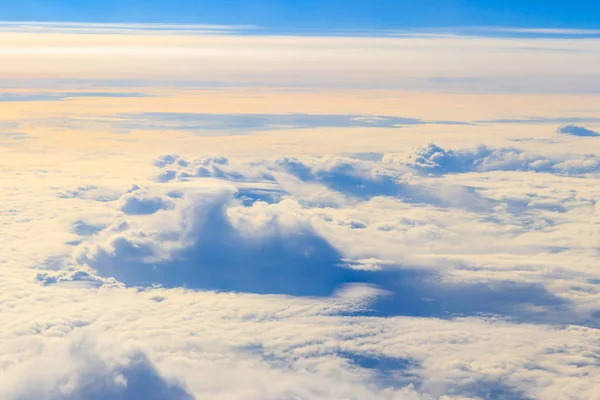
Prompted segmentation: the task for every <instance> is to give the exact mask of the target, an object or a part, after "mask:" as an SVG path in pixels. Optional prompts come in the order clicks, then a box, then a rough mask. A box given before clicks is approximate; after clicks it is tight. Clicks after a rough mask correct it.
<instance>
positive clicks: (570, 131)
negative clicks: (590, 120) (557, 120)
mask: <svg viewBox="0 0 600 400" xmlns="http://www.w3.org/2000/svg"><path fill="white" fill-rule="evenodd" d="M556 132H557V133H562V134H564V135H572V136H588V137H596V136H600V133H598V132H595V131H593V130H591V129H587V128H585V127H583V126H580V125H575V124H567V125H563V126H559V127H558V129H557V130H556Z"/></svg>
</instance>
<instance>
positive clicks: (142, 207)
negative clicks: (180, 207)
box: [119, 189, 174, 215]
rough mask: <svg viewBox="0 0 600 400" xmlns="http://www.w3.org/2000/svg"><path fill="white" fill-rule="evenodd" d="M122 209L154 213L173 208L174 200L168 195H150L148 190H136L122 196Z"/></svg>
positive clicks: (132, 212) (125, 211) (131, 212)
mask: <svg viewBox="0 0 600 400" xmlns="http://www.w3.org/2000/svg"><path fill="white" fill-rule="evenodd" d="M119 203H120V209H121V211H123V212H124V213H125V214H130V215H139V214H154V213H155V212H157V211H160V210H169V209H171V208H173V206H174V205H173V202H172V201H171V200H170V199H169V197H168V196H157V195H150V194H149V193H148V191H147V190H139V189H137V190H134V191H132V192H130V193H127V194H126V195H124V196H122V197H121V199H120V201H119Z"/></svg>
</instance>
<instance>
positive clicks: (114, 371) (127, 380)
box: [0, 335, 194, 400]
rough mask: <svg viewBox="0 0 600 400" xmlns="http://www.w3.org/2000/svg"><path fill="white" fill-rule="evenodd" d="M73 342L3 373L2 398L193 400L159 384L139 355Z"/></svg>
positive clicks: (183, 391) (156, 374) (161, 380)
mask: <svg viewBox="0 0 600 400" xmlns="http://www.w3.org/2000/svg"><path fill="white" fill-rule="evenodd" d="M77 336H79V337H76V338H73V340H72V341H70V342H67V343H65V341H62V342H59V343H58V344H57V346H56V348H54V349H52V348H46V349H44V350H43V352H42V353H41V354H40V355H38V356H37V357H34V358H33V359H30V360H29V361H28V362H27V363H25V364H20V365H17V367H15V368H9V369H8V370H5V371H4V372H3V377H2V378H0V380H1V381H2V382H3V385H2V388H0V394H2V398H5V399H7V400H34V399H40V398H43V399H47V400H78V399H89V400H109V399H123V400H134V399H148V400H164V399H169V400H171V399H172V400H193V399H194V397H193V396H192V395H191V394H189V393H188V392H187V391H186V389H185V388H184V387H182V386H181V385H180V384H179V383H177V382H170V381H169V380H167V379H165V378H163V377H162V376H161V375H160V373H159V372H158V371H157V370H156V368H155V366H154V365H153V364H152V362H151V361H150V360H149V359H148V357H147V356H146V355H145V354H144V353H143V352H142V351H140V350H131V351H130V352H129V353H126V354H118V352H119V351H120V350H122V349H107V348H102V347H101V346H98V345H96V344H94V343H90V340H89V339H86V338H85V337H81V335H77ZM115 353H116V354H115ZM57 360H60V362H57ZM11 378H12V379H11Z"/></svg>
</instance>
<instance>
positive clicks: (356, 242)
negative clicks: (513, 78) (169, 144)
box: [0, 145, 600, 400]
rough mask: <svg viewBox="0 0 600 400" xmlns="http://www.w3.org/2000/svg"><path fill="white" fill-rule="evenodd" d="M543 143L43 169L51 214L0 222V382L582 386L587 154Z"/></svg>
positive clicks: (507, 391)
mask: <svg viewBox="0 0 600 400" xmlns="http://www.w3.org/2000/svg"><path fill="white" fill-rule="evenodd" d="M542 150H543V149H540V153H537V152H536V153H532V152H529V151H526V150H524V149H517V148H503V147H469V148H458V149H452V150H449V149H444V148H442V147H440V146H436V145H430V146H426V147H425V148H422V149H418V150H416V151H414V152H413V153H409V155H403V154H380V153H369V154H358V155H356V154H350V155H346V156H341V155H332V156H326V155H322V156H320V157H309V156H302V155H296V156H295V157H291V156H290V157H280V156H278V157H272V158H260V157H253V158H252V157H250V158H244V159H241V158H238V157H234V156H232V157H225V156H208V157H200V158H198V159H196V160H192V159H189V158H187V157H183V156H180V155H177V154H169V155H166V156H163V157H160V158H158V159H156V160H155V162H154V171H155V172H156V171H158V172H157V176H156V177H155V179H154V181H153V182H143V183H140V186H142V187H139V186H133V187H131V189H129V190H123V189H111V188H109V187H110V185H105V184H104V183H98V186H87V185H79V187H78V185H77V184H74V185H70V184H69V185H67V184H65V186H66V188H67V189H65V188H63V187H57V188H56V189H53V190H56V191H57V192H58V193H60V194H62V196H48V198H47V199H45V200H44V201H45V202H46V203H45V207H46V208H48V209H52V211H53V212H54V214H56V213H59V214H64V216H63V217H62V218H60V219H59V221H58V220H57V219H56V218H55V217H53V215H54V214H52V215H51V216H50V217H45V219H44V217H43V216H41V215H42V214H38V215H37V218H38V219H39V220H40V222H39V223H38V222H36V221H35V218H32V219H33V221H31V223H28V224H29V225H27V224H25V223H21V224H20V225H19V224H17V223H13V224H12V225H9V226H11V235H12V237H16V238H19V240H12V241H9V242H8V243H9V244H4V243H0V245H3V246H4V247H3V249H4V252H3V253H2V254H5V255H9V256H10V254H12V253H11V249H12V248H14V249H17V250H18V251H19V254H20V255H21V256H20V257H22V258H23V259H24V260H25V261H22V260H20V259H19V258H17V257H14V258H10V260H9V261H5V260H4V259H3V260H2V262H3V266H4V267H3V268H4V269H3V271H6V273H5V274H4V275H3V276H2V279H0V288H1V289H2V292H3V296H1V297H0V307H2V309H3V312H2V313H0V325H2V326H3V327H4V326H6V327H7V328H6V329H3V330H2V331H1V332H0V339H1V340H0V342H1V343H2V345H0V397H3V398H7V399H11V400H12V399H33V398H40V397H42V398H44V396H46V397H45V398H50V399H52V400H54V399H56V400H58V399H61V400H75V399H80V398H91V399H98V400H100V399H102V400H104V399H108V398H123V399H137V398H141V397H143V398H149V399H153V398H157V399H158V398H169V399H177V400H179V399H186V400H187V399H191V398H220V399H255V398H264V399H273V400H275V399H281V398H302V399H339V398H357V399H419V400H425V399H427V400H431V399H444V400H446V399H477V398H514V399H527V398H548V399H560V398H564V397H574V398H575V397H578V396H579V397H585V398H593V395H594V390H595V387H596V386H597V385H598V380H597V379H596V378H595V377H596V376H600V375H599V374H598V365H597V360H596V359H595V356H594V355H595V354H597V352H598V346H597V343H598V331H597V328H598V326H600V320H599V317H600V313H599V312H598V299H600V289H599V286H598V282H597V280H596V279H595V277H596V275H597V274H596V266H597V233H598V232H597V226H596V225H597V224H596V223H595V222H597V219H598V218H597V217H598V215H599V214H598V199H599V198H600V197H599V196H600V191H599V190H598V185H597V177H596V175H594V174H587V173H588V172H594V171H595V170H594V168H596V167H594V162H596V161H595V158H594V157H592V156H583V155H575V154H573V155H565V156H559V155H556V154H547V153H544V152H543V151H542ZM582 160H584V161H587V162H589V165H588V166H586V165H585V163H583V162H582ZM567 171H570V172H567ZM573 171H575V172H573ZM422 172H425V173H422ZM462 172H465V173H462ZM466 172H468V173H466ZM488 172H493V173H488ZM522 172H545V173H522ZM136 179H137V177H136ZM90 181H91V180H90ZM130 183H131V182H130V181H127V182H122V181H120V185H119V186H121V187H126V185H127V184H130ZM100 185H103V186H106V188H103V189H100V187H101V186H100ZM69 187H78V188H77V189H75V190H73V191H72V192H68V188H69ZM17 194H18V193H17ZM107 194H110V196H107ZM21 195H22V196H26V195H29V194H28V193H25V194H21ZM17 200H19V199H17ZM89 200H102V201H89ZM13 206H14V209H15V210H17V211H19V212H21V209H20V208H19V207H20V204H19V202H18V201H15V202H14V204H12V203H11V205H10V207H13ZM86 207H88V208H86ZM89 207H93V208H94V212H91V211H89V210H90V208H89ZM82 210H88V212H87V215H86V213H85V212H83V211H82ZM26 211H27V210H24V211H23V212H26ZM15 213H16V211H15V212H13V213H12V214H15ZM12 214H11V215H9V216H8V217H7V218H6V219H5V221H11V220H10V219H9V218H13V216H12ZM24 216H29V215H28V214H25V215H24ZM65 221H67V222H68V223H67V224H64V223H65ZM59 223H63V224H64V226H62V225H61V226H59ZM53 224H54V225H53ZM55 226H56V227H57V228H56V229H54V227H55ZM49 227H51V228H49ZM59 228H64V231H65V232H63V234H62V235H60V236H59V235H58V233H60V231H59ZM49 230H53V231H56V232H57V234H53V235H50V237H49V236H48V235H47V232H48V231H49ZM74 237H76V238H77V240H73V238H74ZM25 238H26V239H27V240H25ZM48 241H53V243H54V242H61V241H62V244H64V243H68V245H65V246H64V247H57V248H58V249H59V250H61V251H63V250H64V254H66V256H65V257H64V258H62V257H61V254H63V253H61V252H58V254H56V255H55V258H54V259H55V260H59V261H60V262H58V261H57V262H56V263H55V264H53V266H52V269H53V270H52V271H48V266H47V265H39V264H36V262H37V261H36V260H37V259H44V258H43V257H42V256H48V253H49V251H48V249H44V251H41V250H40V251H39V252H37V253H34V254H33V255H32V256H29V254H28V250H29V249H30V248H31V247H27V246H30V244H31V243H32V242H35V243H36V245H35V246H34V248H39V247H40V246H42V245H43V244H44V243H46V242H48ZM59 244H60V243H59ZM65 249H66V250H65ZM13 252H14V251H13ZM9 256H4V257H9ZM7 260H8V259H7ZM32 268H34V269H35V272H34V271H32ZM43 268H45V269H44V270H42V269H43ZM34 274H35V276H36V278H37V279H36V280H35V281H34V280H33V279H32V276H33V275H34ZM40 302H43V304H44V307H43V308H42V307H40V306H39V304H40ZM82 332H86V333H90V334H93V335H94V336H97V337H99V338H101V340H100V342H98V341H96V340H93V341H89V340H80V339H78V337H79V336H78V335H79V334H80V333H82ZM132 341H133V342H135V343H144V346H143V348H140V347H137V346H130V343H131V342H132ZM98 343H100V344H98ZM55 360H60V361H61V364H60V366H59V367H56V368H50V367H46V366H48V365H50V366H53V365H54V364H56V362H55ZM34 383H35V384H34ZM153 396H155V397H153Z"/></svg>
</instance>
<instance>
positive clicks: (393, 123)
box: [117, 112, 470, 134]
mask: <svg viewBox="0 0 600 400" xmlns="http://www.w3.org/2000/svg"><path fill="white" fill-rule="evenodd" d="M118 118H121V121H120V122H118V123H117V124H118V126H119V128H126V129H153V130H186V131H224V132H239V133H243V134H247V133H251V132H257V131H269V130H282V129H315V128H401V127H403V126H410V125H426V124H436V125H470V123H468V122H462V121H427V120H422V119H417V118H402V117H395V116H384V115H359V114H340V115H336V114H301V113H293V114H204V113H160V112H154V113H142V114H127V115H120V116H118Z"/></svg>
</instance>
